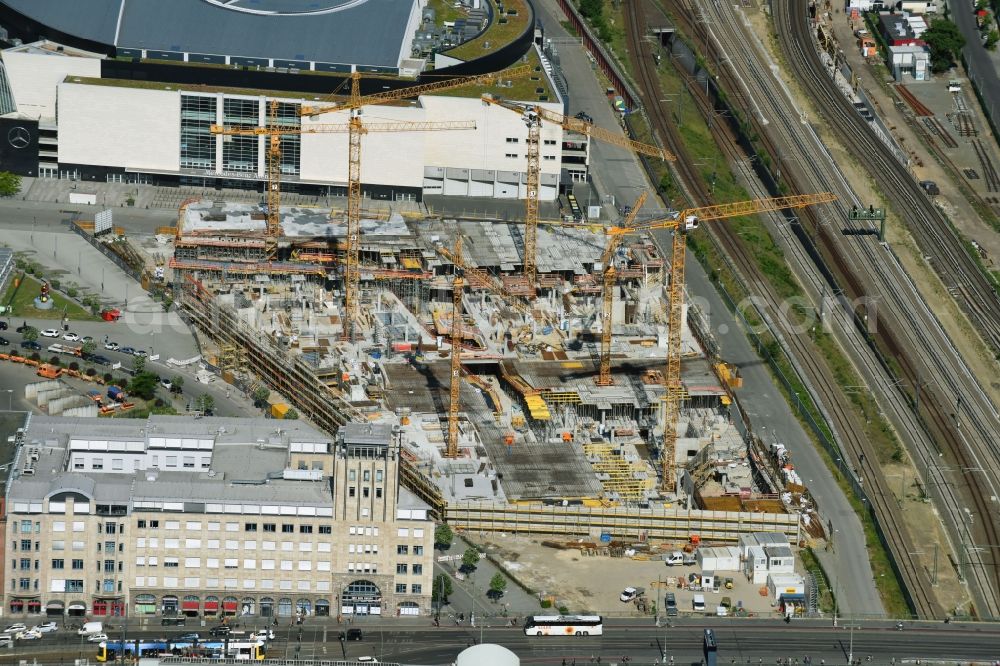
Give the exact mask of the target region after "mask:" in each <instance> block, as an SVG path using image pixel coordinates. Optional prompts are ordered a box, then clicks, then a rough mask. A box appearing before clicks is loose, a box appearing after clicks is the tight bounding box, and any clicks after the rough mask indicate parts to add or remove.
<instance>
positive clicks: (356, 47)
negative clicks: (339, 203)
mask: <svg viewBox="0 0 1000 666" xmlns="http://www.w3.org/2000/svg"><path fill="white" fill-rule="evenodd" d="M2 4H4V5H6V6H7V7H9V8H11V9H13V10H15V11H17V12H18V13H20V14H21V15H23V16H26V17H28V18H31V19H33V20H34V21H37V22H38V23H41V24H43V25H45V26H48V27H50V28H53V29H55V30H58V31H60V32H62V33H65V34H67V35H71V36H73V37H76V38H78V39H81V40H87V41H90V42H96V43H98V44H103V45H106V46H108V47H114V48H115V49H117V50H118V51H119V52H122V51H125V52H128V51H129V50H138V49H146V50H148V51H159V52H165V53H171V54H185V53H186V54H192V55H194V56H200V55H210V56H215V55H217V56H235V57H246V58H268V59H270V58H274V59H281V60H286V61H295V62H301V63H310V62H315V63H327V64H344V65H349V64H356V65H362V66H372V67H388V68H396V67H398V66H399V62H400V58H401V56H404V55H405V56H407V57H408V56H409V54H410V47H409V44H410V40H411V39H412V37H413V35H412V34H409V33H410V32H411V31H412V29H413V28H414V27H415V26H416V23H415V21H418V20H419V15H418V12H419V7H418V3H417V2H416V1H415V0H228V1H224V0H170V1H169V2H163V1H162V0H88V1H87V2H65V1H64V0H3V2H2Z"/></svg>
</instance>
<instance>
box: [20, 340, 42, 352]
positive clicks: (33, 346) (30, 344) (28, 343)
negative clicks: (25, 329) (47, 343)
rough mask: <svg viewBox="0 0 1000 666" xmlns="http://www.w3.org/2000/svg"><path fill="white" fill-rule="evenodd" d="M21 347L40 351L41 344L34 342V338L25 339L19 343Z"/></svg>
mask: <svg viewBox="0 0 1000 666" xmlns="http://www.w3.org/2000/svg"><path fill="white" fill-rule="evenodd" d="M21 349H30V350H31V351H41V349H42V346H41V345H40V344H38V343H37V342H35V341H34V340H25V341H24V342H22V343H21Z"/></svg>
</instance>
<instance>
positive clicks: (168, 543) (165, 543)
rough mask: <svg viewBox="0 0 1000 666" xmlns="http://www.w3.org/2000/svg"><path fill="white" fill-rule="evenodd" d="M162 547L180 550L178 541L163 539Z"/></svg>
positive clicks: (179, 541)
mask: <svg viewBox="0 0 1000 666" xmlns="http://www.w3.org/2000/svg"><path fill="white" fill-rule="evenodd" d="M150 545H152V544H150ZM163 547H164V548H180V547H181V540H180V539H164V540H163Z"/></svg>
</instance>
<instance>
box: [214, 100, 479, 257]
mask: <svg viewBox="0 0 1000 666" xmlns="http://www.w3.org/2000/svg"><path fill="white" fill-rule="evenodd" d="M365 129H366V130H367V131H369V132H427V131H436V130H474V129H476V123H475V122H474V121H471V120H456V121H442V122H402V121H400V122H384V123H369V124H368V125H367V126H366V127H365ZM349 131H350V126H349V125H348V124H347V123H342V124H320V123H316V124H312V125H308V126H305V127H302V126H300V125H280V124H278V100H271V103H270V112H269V114H268V124H267V125H266V126H264V127H260V126H257V125H249V126H248V125H230V126H226V125H210V126H209V132H211V133H212V134H223V135H227V136H266V137H268V147H267V226H266V231H265V236H264V240H265V248H266V251H267V256H268V259H273V258H274V257H275V255H276V254H277V248H278V238H280V237H281V212H280V210H281V137H282V136H283V135H295V134H324V133H331V132H335V133H343V132H349Z"/></svg>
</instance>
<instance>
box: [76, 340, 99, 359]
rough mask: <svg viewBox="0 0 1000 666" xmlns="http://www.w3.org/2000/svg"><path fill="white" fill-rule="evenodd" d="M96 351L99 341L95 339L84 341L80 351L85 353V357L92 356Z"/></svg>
mask: <svg viewBox="0 0 1000 666" xmlns="http://www.w3.org/2000/svg"><path fill="white" fill-rule="evenodd" d="M95 351H97V343H96V342H94V341H93V340H87V341H86V342H84V343H83V346H82V347H80V353H81V354H83V356H84V357H87V356H90V355H91V354H93V353H94V352H95Z"/></svg>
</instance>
